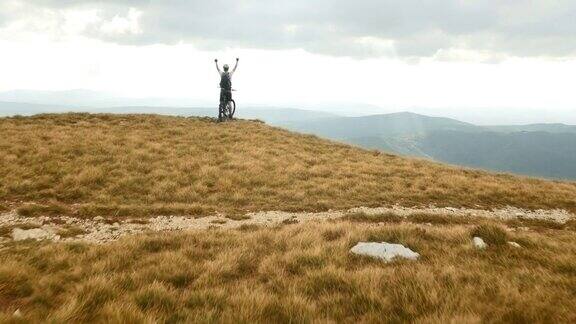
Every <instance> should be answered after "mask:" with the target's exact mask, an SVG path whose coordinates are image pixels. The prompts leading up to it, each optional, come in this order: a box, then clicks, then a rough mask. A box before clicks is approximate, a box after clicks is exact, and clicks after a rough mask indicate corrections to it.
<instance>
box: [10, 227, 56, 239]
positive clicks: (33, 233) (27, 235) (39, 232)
mask: <svg viewBox="0 0 576 324" xmlns="http://www.w3.org/2000/svg"><path fill="white" fill-rule="evenodd" d="M12 238H13V239H14V241H23V240H28V239H33V240H37V241H40V240H50V239H53V238H55V235H54V233H51V232H49V231H47V230H45V229H41V228H33V229H29V230H23V229H20V228H15V229H13V230H12Z"/></svg>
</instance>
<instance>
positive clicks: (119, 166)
mask: <svg viewBox="0 0 576 324" xmlns="http://www.w3.org/2000/svg"><path fill="white" fill-rule="evenodd" d="M0 134H1V135H2V136H1V137H0V150H1V151H2V155H1V156H0V178H1V179H2V182H1V183H0V201H3V203H4V204H5V205H10V206H16V207H19V206H20V207H22V205H24V204H25V203H30V202H35V203H42V204H43V206H24V208H25V210H26V211H27V213H29V214H30V213H34V211H35V210H40V211H41V212H42V213H48V212H50V210H53V211H54V212H55V213H77V214H78V215H85V216H90V215H96V214H98V215H102V214H111V215H119V216H122V215H131V214H139V215H141V214H148V215H155V214H206V213H211V212H214V211H219V212H240V211H254V210H277V209H281V210H310V211H318V210H326V209H343V208H350V207H356V206H362V205H366V206H381V205H391V204H400V205H405V206H418V205H428V204H436V205H438V206H455V207H458V206H464V207H481V208H487V209H488V208H495V207H501V206H505V205H511V206H516V207H523V208H533V209H534V208H545V209H550V208H565V209H568V210H570V211H576V184H575V183H571V182H553V181H542V180H536V179H528V178H520V177H514V176H510V175H495V174H490V173H487V172H481V171H476V170H464V169H458V168H454V167H449V166H444V165H441V164H437V163H432V162H428V161H423V160H416V159H409V158H401V157H397V156H393V155H387V154H381V153H377V152H372V151H367V150H362V149H358V148H354V147H351V146H348V145H343V144H338V143H334V142H331V141H327V140H322V139H319V138H317V137H315V136H308V135H299V134H295V133H292V132H289V131H285V130H282V129H277V128H272V127H269V126H267V125H265V124H262V123H258V122H251V121H236V122H231V123H223V124H217V123H215V122H213V120H212V119H207V118H204V119H201V118H181V117H165V116H154V115H90V114H63V115H39V116H33V117H19V118H2V119H0ZM26 208H27V209H26Z"/></svg>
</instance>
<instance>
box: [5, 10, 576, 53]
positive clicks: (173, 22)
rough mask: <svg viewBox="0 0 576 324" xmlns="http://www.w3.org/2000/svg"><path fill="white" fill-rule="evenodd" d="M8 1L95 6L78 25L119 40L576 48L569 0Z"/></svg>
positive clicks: (337, 49) (369, 48)
mask: <svg viewBox="0 0 576 324" xmlns="http://www.w3.org/2000/svg"><path fill="white" fill-rule="evenodd" d="M12 2H18V3H20V4H21V5H26V6H29V7H36V8H41V9H42V10H48V11H54V12H59V13H62V12H64V13H65V12H70V11H75V10H97V12H98V17H99V19H98V20H97V21H94V22H92V23H90V24H88V25H86V26H84V28H83V29H82V30H81V33H82V34H84V35H87V36H89V37H93V38H98V39H102V40H106V41H109V42H115V43H127V44H157V43H163V44H174V43H179V42H187V43H193V44H195V45H196V46H197V47H199V48H205V49H222V48H229V47H242V48H271V49H293V48H302V49H305V50H307V51H309V52H314V53H321V54H328V55H334V56H352V57H378V56H398V57H402V58H423V57H435V56H437V55H439V54H441V53H444V54H445V53H447V52H450V51H458V52H460V53H463V52H479V53H482V56H491V55H492V56H495V57H503V56H521V57H526V56H548V57H569V56H574V55H575V54H576V2H575V1H573V0H555V1H536V0H514V1H511V0H426V1H422V0H402V1H397V0H355V1H350V0H315V1H309V0H291V1H285V0H212V1H200V0H117V1H114V0H107V1H106V0H99V1H97V0H35V1H33V0H12ZM4 12H6V11H5V10H4ZM7 12H8V16H10V11H7ZM4 15H6V14H4ZM10 18H13V19H17V17H8V20H10ZM4 20H6V19H4ZM64 20H65V19H64ZM2 21H3V17H2V16H0V24H2ZM60 23H61V22H60Z"/></svg>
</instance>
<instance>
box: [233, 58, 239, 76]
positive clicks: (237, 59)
mask: <svg viewBox="0 0 576 324" xmlns="http://www.w3.org/2000/svg"><path fill="white" fill-rule="evenodd" d="M238 61H240V59H239V58H236V65H234V70H232V73H234V72H236V68H237V67H238Z"/></svg>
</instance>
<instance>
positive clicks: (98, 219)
mask: <svg viewBox="0 0 576 324" xmlns="http://www.w3.org/2000/svg"><path fill="white" fill-rule="evenodd" d="M94 220H95V221H103V220H104V217H102V216H96V217H94Z"/></svg>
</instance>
